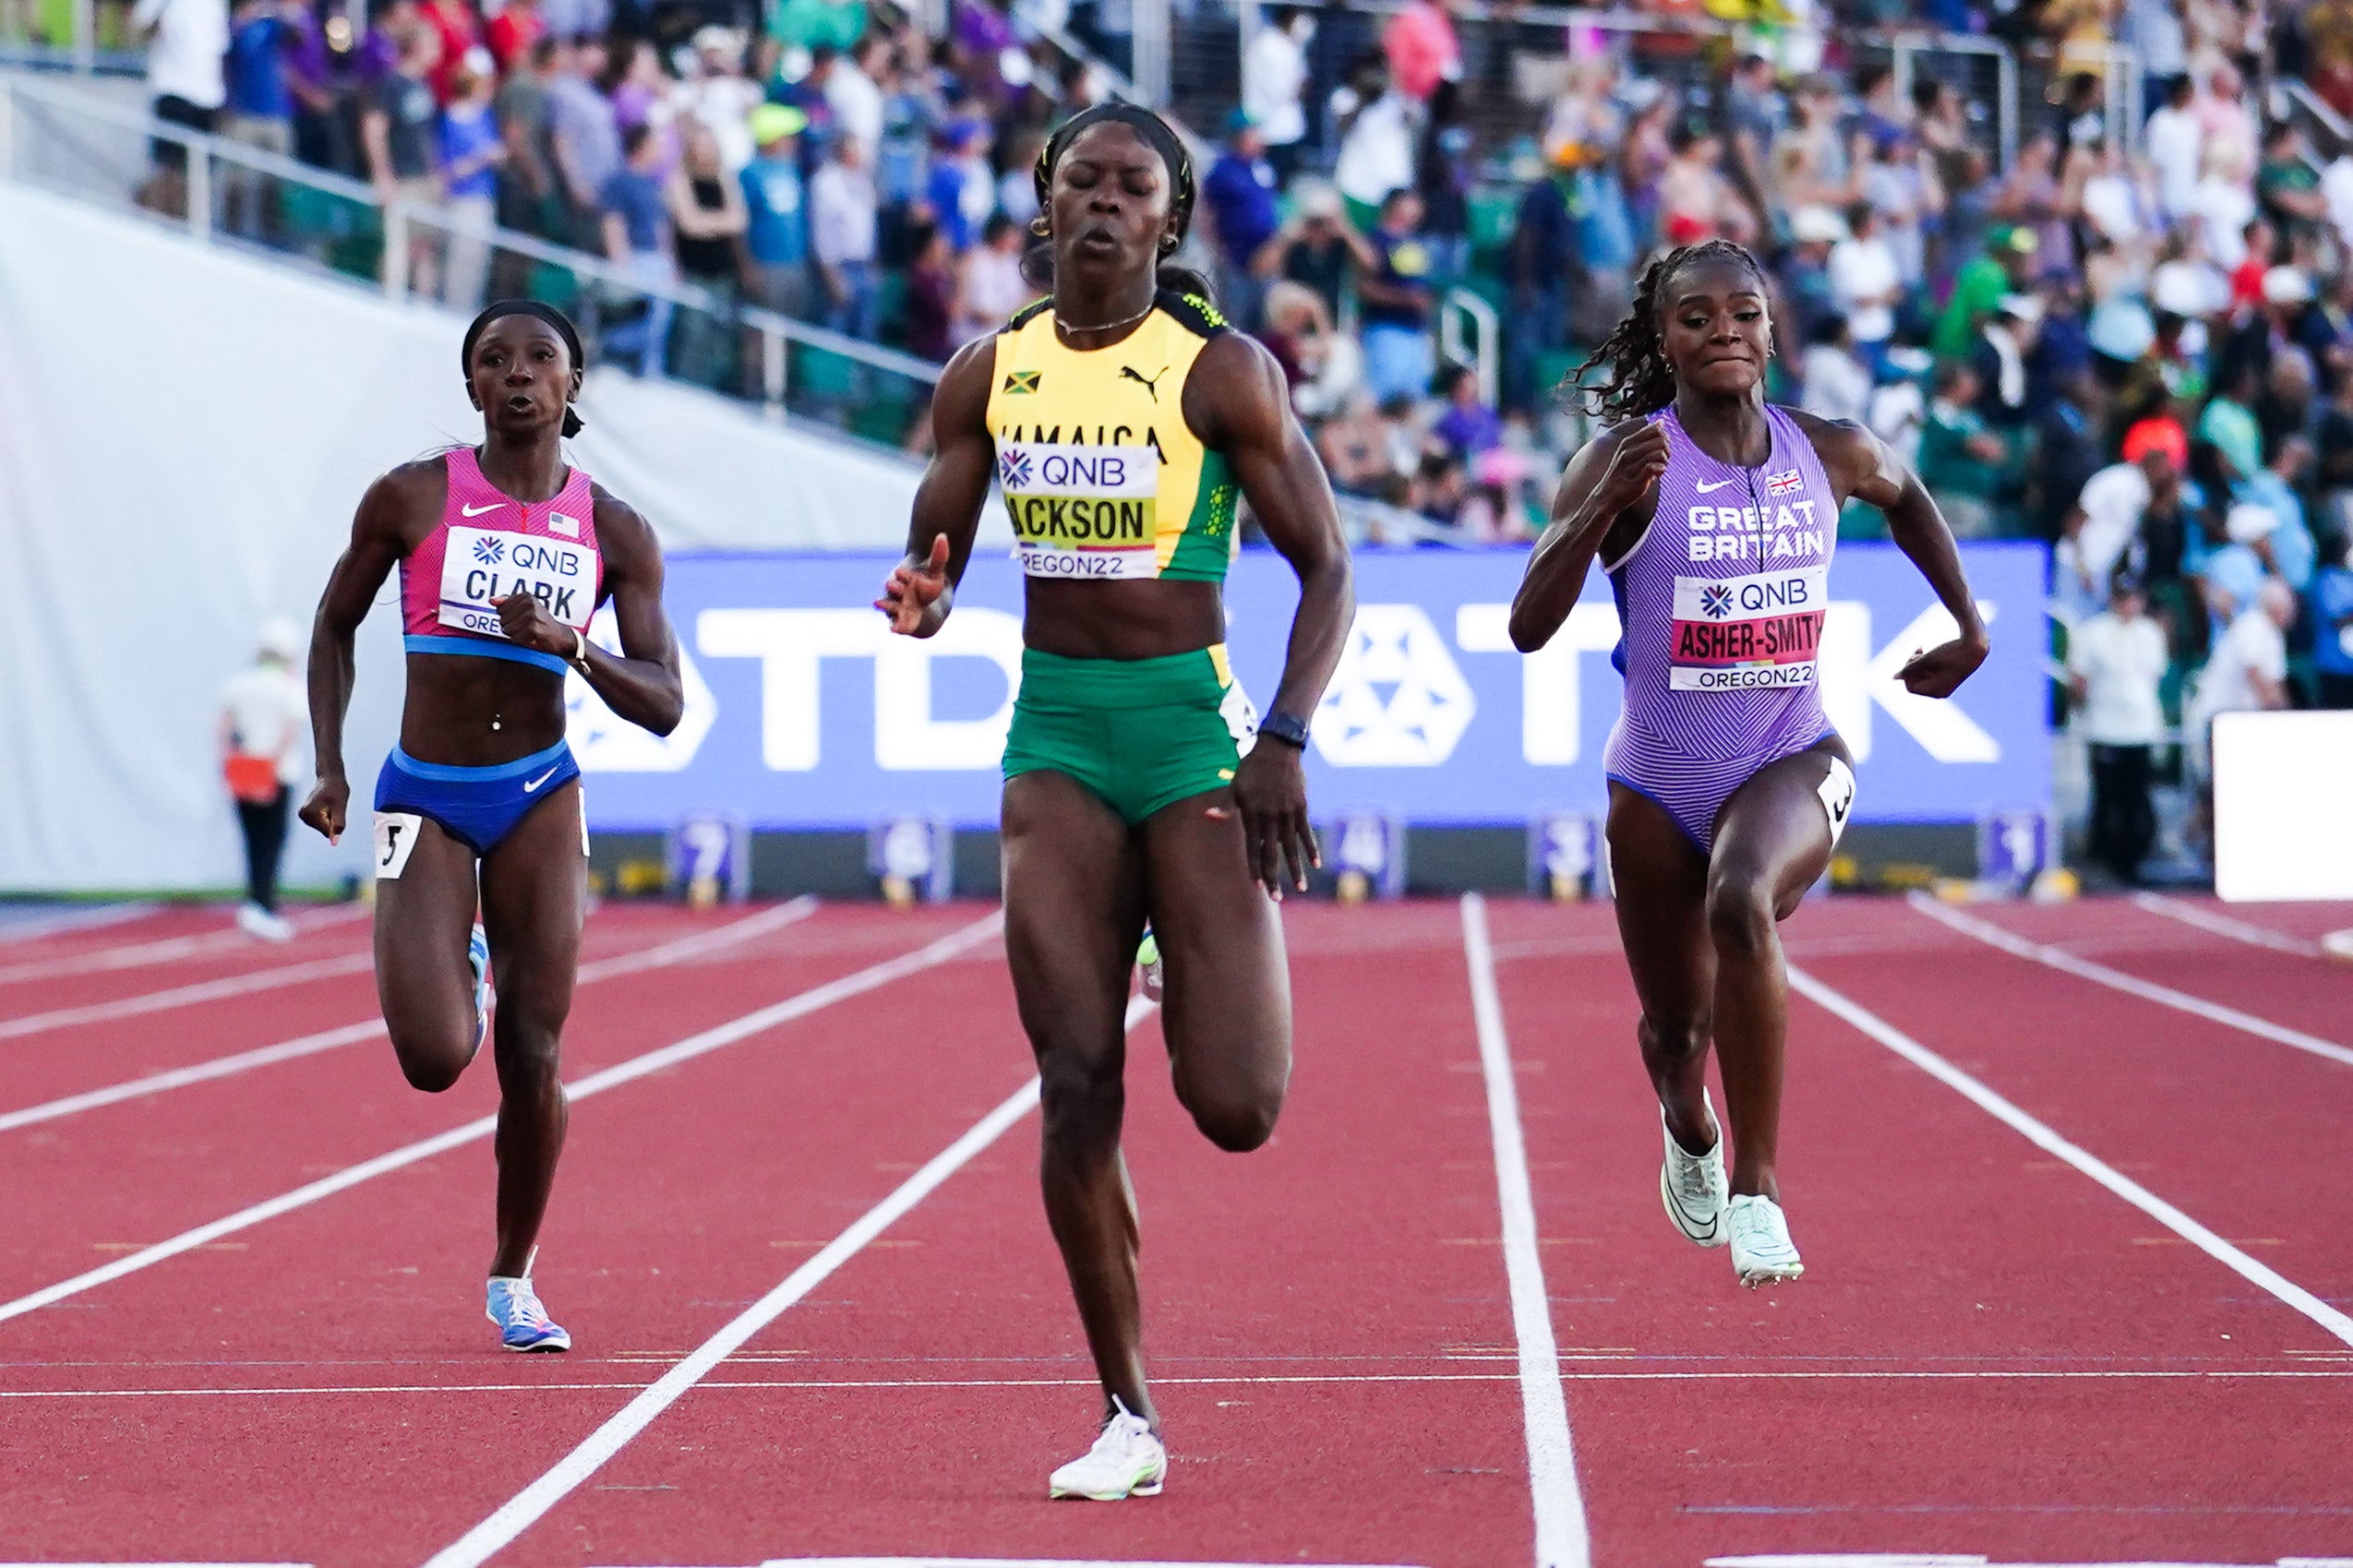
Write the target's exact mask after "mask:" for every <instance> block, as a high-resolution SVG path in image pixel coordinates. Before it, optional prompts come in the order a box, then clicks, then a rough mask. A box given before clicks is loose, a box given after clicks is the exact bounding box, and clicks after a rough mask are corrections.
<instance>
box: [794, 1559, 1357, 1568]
mask: <svg viewBox="0 0 2353 1568" xmlns="http://www.w3.org/2000/svg"><path fill="white" fill-rule="evenodd" d="M760 1568H1402V1565H1400V1564H1396V1563H1390V1564H1386V1565H1376V1564H1371V1563H1363V1562H1336V1563H1316V1562H1283V1563H1274V1562H1190V1561H1187V1562H1138V1561H1135V1560H1134V1559H1131V1558H1125V1557H772V1558H770V1559H769V1560H768V1561H767V1562H763V1563H762V1564H761V1565H760Z"/></svg>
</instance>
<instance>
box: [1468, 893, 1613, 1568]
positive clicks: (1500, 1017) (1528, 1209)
mask: <svg viewBox="0 0 2353 1568" xmlns="http://www.w3.org/2000/svg"><path fill="white" fill-rule="evenodd" d="M1462 950H1463V957H1464V960H1465V962H1466V963H1467V964H1469V966H1470V970H1471V1015H1472V1017H1473V1018H1475V1019H1476V1020H1477V1022H1478V1026H1479V1065H1480V1069H1481V1071H1483V1073H1484V1074H1485V1076H1486V1080H1487V1128H1488V1131H1489V1132H1490V1133H1491V1134H1492V1135H1493V1136H1494V1139H1495V1193H1496V1199H1497V1201H1498V1202H1499V1203H1500V1204H1501V1206H1502V1209H1503V1243H1504V1271H1505V1274H1506V1275H1507V1277H1508V1278H1509V1280H1510V1281H1511V1326H1512V1331H1513V1334H1514V1335H1515V1336H1516V1337H1517V1338H1518V1340H1519V1395H1520V1406H1521V1408H1522V1410H1523V1411H1524V1413H1525V1418H1526V1422H1527V1428H1528V1490H1529V1492H1530V1495H1531V1498H1532V1499H1533V1501H1534V1503H1535V1510H1536V1568H1589V1565H1590V1564H1591V1562H1592V1560H1593V1543H1592V1539H1591V1537H1590V1535H1589V1534H1588V1533H1587V1530H1586V1526H1585V1500H1584V1498H1583V1497H1582V1496H1581V1495H1580V1494H1579V1491H1578V1486H1577V1455H1576V1451H1575V1450H1574V1448H1573V1447H1572V1446H1571V1445H1570V1442H1569V1435H1568V1402H1567V1396H1566V1395H1565V1394H1563V1393H1562V1392H1561V1372H1560V1350H1559V1347H1558V1346H1557V1345H1556V1344H1555V1342H1554V1339H1553V1312H1552V1302H1551V1299H1549V1298H1548V1297H1547V1296H1546V1295H1545V1293H1544V1264H1543V1258H1542V1256H1541V1254H1540V1253H1539V1251H1538V1248H1537V1242H1536V1197H1535V1192H1534V1191H1533V1189H1531V1186H1530V1185H1529V1179H1528V1147H1527V1143H1526V1142H1525V1140H1523V1139H1522V1137H1521V1136H1520V1130H1519V1089H1518V1086H1517V1085H1516V1084H1515V1083H1513V1081H1512V1071H1511V1044H1510V1041H1509V1039H1508V1038H1507V1036H1506V1035H1505V1034H1504V1009H1503V999H1502V997H1501V995H1500V994H1499V993H1498V992H1497V991H1496V989H1495V944H1494V943H1493V942H1491V941H1490V940H1488V938H1487V904H1486V901H1485V900H1484V899H1483V898H1481V897H1480V896H1479V895H1478V894H1477V893H1475V892H1474V893H1465V894H1463V897H1462Z"/></svg>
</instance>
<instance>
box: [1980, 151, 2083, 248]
mask: <svg viewBox="0 0 2353 1568" xmlns="http://www.w3.org/2000/svg"><path fill="white" fill-rule="evenodd" d="M1993 210H1994V216H1995V217H1997V218H1999V219H2000V220H2001V221H2004V222H2006V223H2011V224H2014V225H2016V226H2017V227H2020V228H2023V229H2024V230H2026V231H2027V232H2028V233H2032V234H2033V235H2034V236H2035V255H2036V257H2037V258H2038V259H2039V260H2040V261H2041V262H2042V264H2044V265H2059V266H2064V265H2066V264H2067V261H2068V258H2069V257H2071V256H2073V254H2074V244H2075V241H2074V236H2073V235H2072V234H2071V233H2070V232H2069V230H2068V222H2067V219H2068V213H2067V196H2066V192H2065V191H2064V190H2063V189H2062V188H2061V187H2060V186H2059V138H2058V136H2057V135H2055V134H2054V133H2052V132H2050V131H2041V132H2037V133H2036V134H2035V136H2034V137H2032V138H2029V139H2028V141H2027V142H2026V145H2025V146H2023V147H2022V148H2020V149H2019V150H2018V162H2017V164H2016V165H2015V166H2014V167H2013V168H2012V169H2011V171H2010V174H2008V176H2007V177H2005V178H2004V179H2003V180H2002V182H2001V188H2000V190H1999V193H1998V194H1997V195H1996V196H1995V197H1994V205H1993Z"/></svg>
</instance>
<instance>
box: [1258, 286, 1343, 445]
mask: <svg viewBox="0 0 2353 1568" xmlns="http://www.w3.org/2000/svg"><path fill="white" fill-rule="evenodd" d="M1259 339H1260V341H1263V342H1264V343H1265V344H1266V345H1267V350H1268V351H1269V352H1270V353H1273V354H1274V356H1275V363H1277V364H1278V365H1281V366H1282V367H1283V378H1284V379H1285V380H1286V381H1288V382H1290V384H1291V407H1292V408H1293V409H1294V410H1296V411H1297V412H1298V414H1299V417H1300V418H1301V420H1302V421H1303V422H1305V423H1306V424H1307V425H1308V427H1309V428H1310V429H1311V430H1313V429H1315V428H1317V426H1318V424H1319V422H1320V421H1323V420H1326V419H1328V418H1330V417H1332V416H1333V415H1335V414H1338V413H1340V412H1341V411H1342V410H1343V409H1345V408H1347V407H1348V406H1349V404H1350V402H1351V400H1353V399H1354V398H1355V396H1356V394H1357V392H1358V390H1359V389H1361V388H1362V387H1363V383H1364V355H1363V351H1362V350H1360V349H1359V348H1358V347H1357V344H1356V341H1355V340H1354V339H1352V338H1350V337H1348V336H1346V335H1345V334H1343V333H1341V332H1339V330H1337V329H1335V328H1334V327H1333V325H1332V318H1331V317H1330V315H1329V314H1328V313H1327V311H1326V309H1325V306H1324V301H1323V298H1322V296H1320V295H1319V294H1317V293H1315V290H1313V289H1311V288H1309V287H1307V286H1306V285H1305V284H1303V283H1294V282H1291V281H1289V280H1282V281H1277V282H1274V283H1270V284H1268V285H1267V305H1266V310H1265V325H1264V327H1263V328H1262V329H1260V332H1259Z"/></svg>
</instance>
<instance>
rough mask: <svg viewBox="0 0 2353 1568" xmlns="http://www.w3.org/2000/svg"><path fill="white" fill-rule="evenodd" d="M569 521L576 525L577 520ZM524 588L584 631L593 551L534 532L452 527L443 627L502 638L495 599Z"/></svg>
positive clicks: (591, 603) (592, 601)
mask: <svg viewBox="0 0 2353 1568" xmlns="http://www.w3.org/2000/svg"><path fill="white" fill-rule="evenodd" d="M552 521H570V522H571V523H572V524H573V527H574V528H577V527H578V526H579V523H578V521H577V520H574V519H559V520H552ZM515 593H528V594H530V595H531V596H532V597H533V598H534V599H536V600H538V601H539V603H540V604H541V606H542V607H543V608H545V609H546V612H547V613H548V615H550V616H553V617H555V618H556V619H557V620H558V621H560V622H561V623H563V624H564V625H565V626H570V627H577V628H581V629H582V630H586V629H587V627H588V619H589V616H592V615H593V614H594V613H595V610H596V552H595V551H594V550H592V549H590V548H589V547H588V546H587V545H580V544H575V543H572V542H570V541H569V540H563V539H543V538H541V537H539V536H538V535H536V534H530V533H502V532H496V531H493V530H490V529H485V528H462V527H453V528H451V529H450V531H449V543H448V546H447V548H446V549H445V550H444V552H443V554H442V557H441V610H440V617H439V618H440V622H441V624H442V625H443V626H448V627H455V628H458V629H459V630H461V631H471V632H474V633H476V634H477V635H480V636H483V637H504V636H506V635H507V633H506V628H504V627H503V626H501V625H500V624H499V621H498V608H497V605H498V601H499V600H501V599H504V598H507V597H508V596H510V595H511V594H515Z"/></svg>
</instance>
